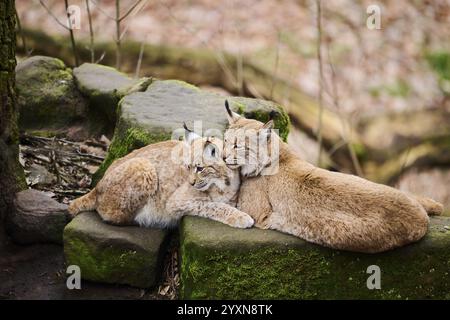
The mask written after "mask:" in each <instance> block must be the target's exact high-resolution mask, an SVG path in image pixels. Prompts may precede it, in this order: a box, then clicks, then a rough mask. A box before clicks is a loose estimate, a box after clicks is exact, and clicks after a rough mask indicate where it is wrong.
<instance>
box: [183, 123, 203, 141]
mask: <svg viewBox="0 0 450 320" xmlns="http://www.w3.org/2000/svg"><path fill="white" fill-rule="evenodd" d="M183 128H184V141H186V143H188V144H191V143H192V142H193V141H194V140H195V139H198V138H201V137H200V136H199V135H198V134H196V133H195V132H194V131H192V130H190V129H189V128H188V127H187V126H186V123H185V122H183Z"/></svg>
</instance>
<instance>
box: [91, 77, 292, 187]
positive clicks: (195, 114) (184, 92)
mask: <svg viewBox="0 0 450 320" xmlns="http://www.w3.org/2000/svg"><path fill="white" fill-rule="evenodd" d="M225 99H228V101H229V102H230V105H231V107H232V108H233V109H234V110H235V111H236V112H238V113H240V114H243V115H245V116H246V117H248V118H254V119H258V120H260V121H267V120H268V119H269V115H270V114H272V116H273V117H274V121H275V127H276V128H278V129H279V133H280V136H281V137H282V138H283V139H284V140H286V139H287V135H288V132H289V117H288V116H287V114H286V113H285V112H284V110H283V109H282V107H281V106H279V105H277V104H275V103H273V102H269V101H264V100H258V99H250V98H241V97H229V98H225V97H223V96H221V95H218V94H215V93H210V92H206V91H202V90H200V89H199V88H197V87H195V86H193V85H191V84H188V83H186V82H183V81H179V80H165V81H153V82H152V84H151V85H149V86H148V88H147V89H146V90H145V91H143V92H135V93H131V94H128V95H126V96H125V97H124V98H123V99H122V100H121V101H120V104H119V110H118V119H117V125H116V129H115V132H114V137H113V140H112V143H111V146H110V148H109V150H108V155H107V158H106V159H105V161H104V162H103V164H102V166H101V167H100V169H99V171H98V172H97V173H96V174H95V176H94V179H93V181H94V183H95V182H96V181H98V180H99V179H100V178H101V177H102V176H103V173H104V171H105V170H106V169H107V167H108V166H109V165H110V164H111V163H112V162H113V161H114V160H115V159H117V158H120V157H122V156H124V155H126V154H128V153H129V152H131V151H132V150H134V149H137V148H141V147H143V146H145V145H147V144H150V143H154V142H159V141H163V140H168V139H171V137H172V133H173V132H174V130H176V129H180V130H182V128H183V122H186V123H187V124H188V126H191V127H193V121H194V120H195V121H197V120H199V121H202V124H201V126H202V129H203V132H205V130H207V129H218V130H220V132H223V131H224V130H225V128H226V126H227V118H226V113H225V108H224V102H225ZM194 129H195V128H194Z"/></svg>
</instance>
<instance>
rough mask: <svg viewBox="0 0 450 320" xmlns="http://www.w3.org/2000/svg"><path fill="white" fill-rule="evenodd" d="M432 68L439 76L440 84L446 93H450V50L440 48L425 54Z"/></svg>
mask: <svg viewBox="0 0 450 320" xmlns="http://www.w3.org/2000/svg"><path fill="white" fill-rule="evenodd" d="M425 59H426V60H427V61H428V63H429V65H430V66H431V68H432V69H433V70H434V71H435V72H436V73H437V75H438V77H439V85H440V87H441V90H442V91H443V92H444V94H446V95H450V52H448V51H444V50H440V51H435V52H429V53H427V54H426V55H425Z"/></svg>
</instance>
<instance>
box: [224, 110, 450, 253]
mask: <svg viewBox="0 0 450 320" xmlns="http://www.w3.org/2000/svg"><path fill="white" fill-rule="evenodd" d="M227 112H228V120H229V123H230V126H229V130H227V132H226V134H225V141H224V144H225V149H224V159H226V162H227V163H229V164H231V166H232V167H236V166H235V164H236V160H237V154H238V153H239V152H242V154H245V155H246V160H248V159H250V160H253V162H250V163H249V162H247V163H246V164H244V165H240V170H241V174H242V175H243V176H247V177H248V178H247V179H245V180H243V181H242V184H241V189H240V193H239V203H238V208H239V209H240V210H242V211H244V212H246V213H248V214H250V215H251V216H252V218H253V219H255V226H257V227H260V228H268V229H276V230H279V231H282V232H285V233H290V234H293V235H295V236H298V237H300V238H303V239H305V240H307V241H310V242H314V243H317V244H321V245H324V246H328V247H331V248H335V249H342V250H350V251H358V252H368V253H375V252H380V251H385V250H389V249H392V248H395V247H399V246H403V245H405V244H408V243H411V242H414V241H418V240H419V239H421V238H422V237H423V236H424V235H425V233H426V232H427V229H428V222H429V218H428V215H427V212H428V213H429V214H440V212H441V211H442V205H441V204H439V203H437V202H435V201H433V200H431V199H428V198H419V197H415V196H413V195H408V194H406V193H404V192H401V191H399V190H397V189H394V188H391V187H388V186H385V185H381V184H376V183H373V182H370V181H368V180H365V179H362V178H360V177H357V176H353V175H348V174H342V173H337V172H331V171H328V170H324V169H320V168H316V167H315V166H313V165H311V164H309V163H307V162H306V161H303V160H301V159H299V158H298V157H297V156H296V155H294V153H293V152H292V151H291V150H290V148H289V146H288V145H287V144H285V143H283V142H282V141H281V139H279V137H278V136H277V135H276V134H274V133H271V132H270V129H271V128H272V127H273V122H272V121H269V122H268V123H266V124H263V123H261V122H258V121H256V120H250V119H245V118H243V117H241V116H239V115H237V114H236V113H233V112H231V111H230V110H229V108H228V107H227ZM246 130H255V131H254V132H258V134H257V139H258V140H259V141H260V142H261V141H263V140H264V142H265V143H266V145H267V148H266V153H265V156H261V153H260V152H261V150H259V149H258V146H257V145H256V144H249V143H248V141H249V139H248V138H247V139H245V138H243V137H242V135H245V134H246V133H245V131H246ZM275 139H277V140H276V143H278V144H279V153H271V152H270V150H271V148H270V145H271V143H273V142H274V141H275ZM260 145H261V144H260ZM258 152H259V153H258ZM278 156H279V158H277V159H275V157H278ZM255 159H256V160H257V161H254V160H255ZM274 160H278V165H279V167H278V172H277V173H276V174H274V175H264V174H267V172H266V171H267V170H270V165H271V162H272V161H274ZM256 176H258V177H256Z"/></svg>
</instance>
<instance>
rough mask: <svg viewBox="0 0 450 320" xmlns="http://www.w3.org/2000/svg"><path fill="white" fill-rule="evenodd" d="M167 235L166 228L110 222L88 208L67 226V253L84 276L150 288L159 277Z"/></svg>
mask: <svg viewBox="0 0 450 320" xmlns="http://www.w3.org/2000/svg"><path fill="white" fill-rule="evenodd" d="M167 239H168V231H166V230H159V229H149V228H139V227H137V226H114V225H109V224H106V223H104V222H103V221H102V220H101V219H100V217H99V216H98V215H97V213H95V212H85V213H81V214H80V215H78V216H76V217H75V218H74V219H73V220H72V221H71V222H70V223H69V224H68V225H67V226H66V228H65V229H64V255H65V258H66V263H67V265H77V266H79V267H80V269H81V277H82V279H85V280H91V281H96V282H104V283H114V284H127V285H131V286H135V287H141V288H148V287H152V286H154V285H155V284H156V282H157V280H158V276H159V273H160V270H161V264H162V256H163V254H164V249H165V247H166V243H167V241H166V240H167Z"/></svg>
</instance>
